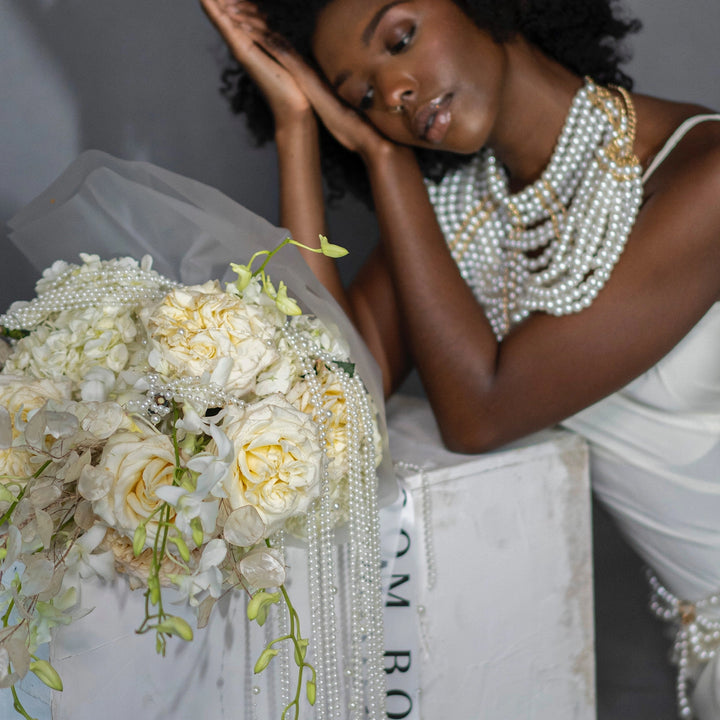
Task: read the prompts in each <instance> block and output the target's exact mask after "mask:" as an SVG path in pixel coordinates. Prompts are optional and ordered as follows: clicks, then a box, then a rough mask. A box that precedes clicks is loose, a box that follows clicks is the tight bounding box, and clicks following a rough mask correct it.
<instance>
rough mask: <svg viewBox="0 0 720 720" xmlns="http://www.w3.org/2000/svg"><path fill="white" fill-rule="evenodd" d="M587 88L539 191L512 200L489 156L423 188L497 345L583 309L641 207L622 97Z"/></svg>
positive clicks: (536, 186) (629, 119)
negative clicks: (529, 325) (528, 321)
mask: <svg viewBox="0 0 720 720" xmlns="http://www.w3.org/2000/svg"><path fill="white" fill-rule="evenodd" d="M618 93H619V94H620V95H619V96H618V95H614V94H612V93H611V92H610V91H609V90H607V89H605V88H602V87H599V86H597V85H595V84H594V83H593V82H592V81H591V80H587V81H586V83H585V85H584V87H583V88H582V89H581V90H580V91H579V92H578V93H577V94H576V96H575V98H574V99H573V102H572V104H571V107H570V111H569V113H568V117H567V119H566V122H565V125H564V126H563V129H562V131H561V133H560V137H559V138H558V141H557V144H556V148H555V151H554V153H553V156H552V158H551V160H550V163H549V164H548V166H547V168H546V169H545V171H544V172H543V174H542V176H541V177H540V179H539V180H538V181H536V182H535V183H533V184H531V185H530V186H528V187H526V188H525V189H523V190H522V191H520V192H519V193H517V194H515V195H510V193H509V190H508V178H507V174H506V173H505V170H504V168H502V167H501V166H500V164H499V162H498V161H497V160H496V158H495V156H494V155H493V154H492V152H491V151H490V150H489V149H486V150H484V151H482V152H481V153H479V154H478V155H477V156H476V157H475V158H474V159H473V160H472V161H471V162H470V163H469V164H468V165H466V166H465V167H463V168H460V169H459V170H457V171H455V172H452V173H448V174H447V175H446V176H445V177H444V178H443V179H442V181H441V182H440V183H438V184H435V183H432V182H431V181H428V182H427V187H428V194H429V196H430V200H431V202H432V203H433V205H434V207H435V211H436V214H437V218H438V222H439V224H440V227H441V229H442V231H443V234H444V235H445V238H446V240H447V243H448V247H449V249H450V251H451V253H452V255H453V257H454V259H455V261H456V263H457V265H458V269H459V270H460V274H461V275H462V277H463V278H464V279H465V281H466V282H467V283H468V284H469V285H470V287H471V288H472V289H473V292H474V294H475V296H476V298H477V299H478V302H479V303H480V304H481V305H482V306H483V308H484V309H485V313H486V315H487V317H488V320H489V321H490V324H491V326H492V328H493V331H494V333H495V335H496V337H497V338H498V340H501V339H502V338H503V337H504V336H505V335H506V334H507V332H508V331H509V330H510V328H511V327H512V326H513V325H516V324H517V323H519V322H522V321H523V320H524V319H525V318H526V317H527V316H528V315H530V314H531V313H533V312H538V311H542V312H547V313H549V314H551V315H556V316H561V315H567V314H571V313H577V312H580V311H581V310H583V309H584V308H586V307H588V306H589V305H590V304H591V303H592V301H593V300H594V299H595V297H596V296H597V294H598V292H599V291H600V290H601V289H602V288H603V286H604V285H605V282H606V281H607V279H608V278H609V276H610V273H611V271H612V269H613V267H614V266H615V264H616V262H617V260H618V258H619V257H620V254H621V253H622V251H623V249H624V246H625V243H626V241H627V238H628V235H629V234H630V231H631V229H632V226H633V223H634V221H635V218H636V216H637V212H638V209H639V207H640V202H641V200H642V180H641V174H640V173H641V169H640V164H639V161H638V160H637V157H635V155H634V154H633V152H632V145H633V141H634V134H635V114H634V109H633V106H632V102H631V100H630V97H629V95H628V94H627V93H626V92H625V91H624V90H622V89H618Z"/></svg>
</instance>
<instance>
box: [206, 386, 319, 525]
mask: <svg viewBox="0 0 720 720" xmlns="http://www.w3.org/2000/svg"><path fill="white" fill-rule="evenodd" d="M222 429H223V432H225V434H226V435H227V437H228V438H229V440H230V442H232V443H233V445H234V446H235V453H236V457H235V460H234V461H233V463H232V465H231V468H230V472H229V473H228V474H227V476H226V477H225V479H224V481H223V484H224V487H225V490H226V492H227V494H228V500H227V502H228V503H229V505H230V508H231V510H236V509H237V508H240V507H243V506H245V505H252V506H254V507H255V509H256V510H257V511H258V512H259V513H260V516H261V517H262V519H263V521H264V522H265V525H266V526H267V533H268V534H271V533H272V532H273V531H275V530H277V529H278V528H279V527H280V526H281V525H282V524H283V523H284V522H285V520H286V519H287V518H289V517H292V516H295V515H301V514H304V513H306V512H307V511H308V509H309V507H310V504H311V503H312V501H313V500H314V499H315V498H317V497H318V495H319V494H320V482H321V479H322V475H323V470H324V465H325V456H324V453H323V452H322V450H321V448H320V442H319V436H318V428H317V426H316V425H315V423H314V422H313V421H312V419H311V418H310V417H309V416H308V415H306V414H305V413H303V412H300V411H299V410H297V409H296V408H294V407H292V406H291V405H290V404H289V403H288V402H287V401H286V400H285V399H284V398H282V397H281V396H279V395H273V396H270V397H267V398H264V399H263V400H261V401H259V402H257V403H255V404H253V405H249V406H248V407H247V408H246V409H245V410H244V411H242V410H236V409H232V410H231V411H230V412H229V413H228V415H227V416H226V418H225V420H224V422H223V427H222ZM211 451H212V450H211Z"/></svg>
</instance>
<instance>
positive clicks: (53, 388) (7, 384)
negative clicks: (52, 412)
mask: <svg viewBox="0 0 720 720" xmlns="http://www.w3.org/2000/svg"><path fill="white" fill-rule="evenodd" d="M69 397H70V383H69V382H67V381H52V380H47V379H42V380H34V379H31V378H27V377H22V376H19V375H3V374H0V407H3V408H5V410H7V413H8V415H9V416H10V426H11V434H12V441H13V443H15V445H16V446H15V447H9V448H5V449H0V476H3V475H8V476H10V477H13V478H18V479H22V478H27V477H29V476H30V475H32V474H33V473H34V472H35V471H36V470H37V467H38V465H39V463H40V462H42V460H39V459H37V458H34V457H33V455H32V453H31V452H30V451H29V450H28V449H27V448H25V447H23V444H24V443H23V439H22V437H21V433H20V430H19V429H18V424H20V425H24V424H25V423H26V422H27V421H28V419H29V418H30V417H32V415H33V413H35V412H36V411H37V410H39V409H40V408H41V407H43V405H45V403H46V402H47V401H48V400H67V399H68V398H69Z"/></svg>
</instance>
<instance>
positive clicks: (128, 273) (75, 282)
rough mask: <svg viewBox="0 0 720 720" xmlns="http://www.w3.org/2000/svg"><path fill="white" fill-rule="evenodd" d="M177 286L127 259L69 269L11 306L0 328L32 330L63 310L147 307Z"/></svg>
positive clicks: (0, 316) (44, 280) (1, 318)
mask: <svg viewBox="0 0 720 720" xmlns="http://www.w3.org/2000/svg"><path fill="white" fill-rule="evenodd" d="M178 285H179V284H178V283H176V282H175V281H173V280H170V279H169V278H166V277H164V276H162V275H160V274H159V273H157V272H155V271H154V270H150V269H144V268H143V267H140V266H138V265H137V264H136V263H134V262H129V261H128V259H127V258H126V259H123V258H121V259H119V260H106V261H102V262H94V263H92V264H88V265H68V267H67V269H66V270H64V271H63V272H62V273H60V274H59V275H58V277H56V278H54V279H52V280H47V279H42V280H40V282H39V283H38V294H37V297H35V298H33V299H32V300H30V301H28V302H26V301H20V302H15V303H13V304H12V305H11V306H10V309H9V310H8V311H7V313H6V314H4V315H0V325H2V326H3V327H5V328H7V329H9V330H21V329H22V330H32V329H33V328H34V327H36V326H37V325H39V324H40V323H42V322H43V321H45V320H46V319H47V318H48V317H50V316H51V315H54V314H57V313H60V312H62V311H63V310H80V309H85V308H90V307H95V306H97V305H101V304H102V305H111V306H113V307H128V308H131V307H137V306H139V305H147V304H148V303H151V302H154V301H157V300H160V299H161V298H163V297H164V296H165V295H166V294H167V293H168V292H169V291H170V290H172V289H173V288H175V287H178Z"/></svg>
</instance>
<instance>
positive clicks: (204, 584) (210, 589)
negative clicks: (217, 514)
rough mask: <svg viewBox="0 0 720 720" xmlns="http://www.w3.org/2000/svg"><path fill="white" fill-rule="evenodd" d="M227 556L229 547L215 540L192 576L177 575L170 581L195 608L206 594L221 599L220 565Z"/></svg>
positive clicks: (204, 551) (221, 577)
mask: <svg viewBox="0 0 720 720" xmlns="http://www.w3.org/2000/svg"><path fill="white" fill-rule="evenodd" d="M226 555H227V545H226V544H225V543H224V542H223V541H222V540H220V539H219V538H215V539H214V540H211V541H210V542H209V543H207V545H205V548H204V549H203V551H202V555H201V556H200V561H199V562H198V566H197V569H196V570H195V572H193V573H192V574H191V575H184V574H175V575H171V576H170V579H171V580H172V582H173V583H174V584H175V585H177V587H178V590H179V592H180V595H181V596H182V598H183V599H184V600H186V601H187V602H188V603H190V605H192V606H193V607H197V606H198V605H199V604H200V600H201V596H202V595H204V594H205V593H207V594H209V595H210V597H213V598H219V597H220V595H221V593H222V587H223V575H222V572H221V570H220V565H221V564H222V563H223V561H224V560H225V556H226Z"/></svg>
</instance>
